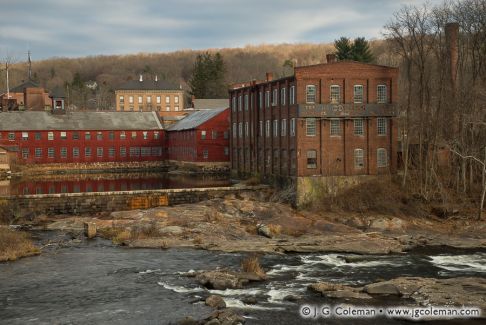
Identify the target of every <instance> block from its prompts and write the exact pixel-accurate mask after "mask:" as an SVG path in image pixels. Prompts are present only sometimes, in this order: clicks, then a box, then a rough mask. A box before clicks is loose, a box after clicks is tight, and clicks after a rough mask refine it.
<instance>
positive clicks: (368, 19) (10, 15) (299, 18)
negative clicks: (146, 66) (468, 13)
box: [0, 0, 442, 60]
mask: <svg viewBox="0 0 486 325" xmlns="http://www.w3.org/2000/svg"><path fill="white" fill-rule="evenodd" d="M424 2H425V0H337V1H336V0H333V1H330V0H329V1H328V0H245V1H232V0H0V4H2V5H1V7H0V55H1V57H5V56H6V55H7V53H8V54H9V55H12V56H14V57H16V58H17V59H19V60H23V58H25V57H26V53H27V50H28V49H30V50H31V52H32V59H33V60H38V59H43V58H48V57H53V56H57V57H80V56H86V55H98V54H130V53H139V52H168V51H174V50H179V49H206V48H220V47H241V46H245V45H248V44H252V45H257V44H262V43H296V42H314V43H320V42H332V41H333V40H334V39H336V38H338V37H340V36H348V37H357V36H365V37H366V38H379V37H381V32H382V28H383V25H384V24H385V23H386V22H387V21H388V20H389V19H390V18H391V17H392V14H393V12H395V11H397V10H398V9H399V8H400V7H401V6H402V5H404V4H418V5H420V4H422V3H424ZM429 2H430V3H432V4H434V3H440V2H442V0H430V1H429Z"/></svg>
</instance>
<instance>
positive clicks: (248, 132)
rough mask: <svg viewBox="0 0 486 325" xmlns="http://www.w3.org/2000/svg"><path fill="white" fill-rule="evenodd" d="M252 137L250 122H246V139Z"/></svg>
mask: <svg viewBox="0 0 486 325" xmlns="http://www.w3.org/2000/svg"><path fill="white" fill-rule="evenodd" d="M249 136H250V129H249V125H248V122H245V137H247V138H248V137H249Z"/></svg>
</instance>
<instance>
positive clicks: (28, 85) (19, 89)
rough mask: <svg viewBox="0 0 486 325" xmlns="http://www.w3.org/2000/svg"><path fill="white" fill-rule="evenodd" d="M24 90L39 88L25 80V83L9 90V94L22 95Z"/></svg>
mask: <svg viewBox="0 0 486 325" xmlns="http://www.w3.org/2000/svg"><path fill="white" fill-rule="evenodd" d="M25 88H39V85H38V84H37V83H35V82H33V81H32V80H27V81H26V82H24V83H22V84H20V85H18V86H16V87H14V88H12V89H10V92H11V93H23V92H24V90H25Z"/></svg>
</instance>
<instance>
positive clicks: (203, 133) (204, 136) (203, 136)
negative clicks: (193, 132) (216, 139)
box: [201, 130, 206, 140]
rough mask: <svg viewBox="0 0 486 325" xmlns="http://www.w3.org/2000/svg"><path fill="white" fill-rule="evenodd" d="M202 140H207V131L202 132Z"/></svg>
mask: <svg viewBox="0 0 486 325" xmlns="http://www.w3.org/2000/svg"><path fill="white" fill-rule="evenodd" d="M201 140H206V131H205V130H202V131H201Z"/></svg>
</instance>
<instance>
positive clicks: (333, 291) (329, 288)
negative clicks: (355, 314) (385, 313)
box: [307, 282, 371, 299]
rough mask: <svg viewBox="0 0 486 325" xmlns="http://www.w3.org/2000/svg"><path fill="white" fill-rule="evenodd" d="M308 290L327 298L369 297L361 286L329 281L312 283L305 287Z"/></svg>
mask: <svg viewBox="0 0 486 325" xmlns="http://www.w3.org/2000/svg"><path fill="white" fill-rule="evenodd" d="M307 288H308V289H309V290H311V291H314V292H318V293H320V294H321V295H322V296H324V297H327V298H336V299H370V298H371V296H369V295H368V294H366V293H363V292H362V288H353V287H350V286H346V285H342V284H338V283H329V282H319V283H313V284H311V285H309V286H308V287H307Z"/></svg>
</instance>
